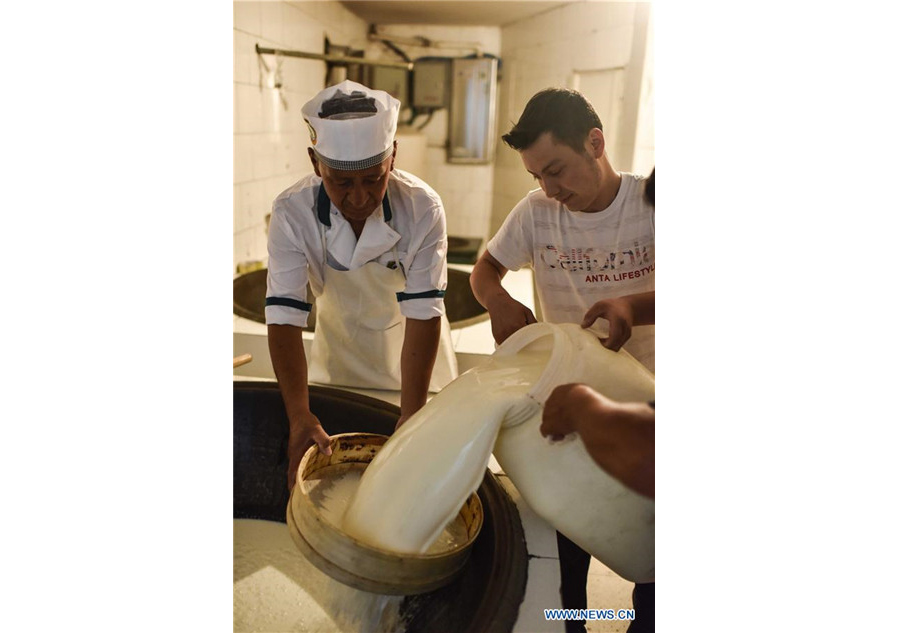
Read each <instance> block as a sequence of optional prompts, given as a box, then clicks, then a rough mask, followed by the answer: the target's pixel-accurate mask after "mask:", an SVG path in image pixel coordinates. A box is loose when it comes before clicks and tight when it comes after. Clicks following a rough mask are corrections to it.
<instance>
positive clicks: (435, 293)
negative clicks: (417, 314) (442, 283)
mask: <svg viewBox="0 0 900 633" xmlns="http://www.w3.org/2000/svg"><path fill="white" fill-rule="evenodd" d="M445 294H447V291H446V290H426V291H425V292H409V293H408V292H398V293H397V301H406V300H407V299H434V298H435V297H443V296H444V295H445Z"/></svg>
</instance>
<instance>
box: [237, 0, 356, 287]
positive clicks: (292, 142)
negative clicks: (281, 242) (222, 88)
mask: <svg viewBox="0 0 900 633" xmlns="http://www.w3.org/2000/svg"><path fill="white" fill-rule="evenodd" d="M366 31H367V25H366V23H365V22H364V21H363V20H361V19H359V18H357V17H356V16H354V15H353V14H352V13H350V12H349V11H347V10H346V9H344V8H343V7H342V6H341V5H340V4H338V3H337V2H333V1H332V2H235V3H234V262H233V264H234V268H233V269H232V272H234V269H235V268H236V267H237V264H238V263H239V262H244V261H248V260H265V259H266V257H267V252H266V233H265V216H266V215H267V214H268V213H269V212H270V211H271V209H272V201H273V200H274V199H275V196H277V195H278V194H279V193H280V192H281V191H283V190H284V189H286V188H287V187H288V186H290V185H291V184H292V183H294V182H295V181H296V180H297V179H299V178H300V177H301V176H302V175H303V174H306V173H309V172H310V171H312V166H311V165H310V163H309V158H308V157H307V154H306V148H307V146H308V145H309V134H308V132H307V130H306V125H305V124H304V123H303V120H302V118H301V116H300V108H301V107H302V106H303V104H304V103H306V101H308V100H309V99H311V98H312V97H313V96H314V95H315V94H316V93H317V92H318V91H320V90H321V89H322V88H324V87H325V72H326V68H325V66H326V65H325V62H323V61H318V60H312V59H300V58H290V57H283V58H281V60H282V63H281V77H282V88H281V90H280V91H278V90H276V89H275V88H274V87H273V78H274V74H275V73H274V71H275V70H276V67H277V65H278V60H277V59H276V58H275V57H274V56H272V55H263V56H262V59H263V61H264V62H265V64H266V65H268V67H269V69H270V71H272V72H265V70H264V69H262V67H261V65H260V62H259V57H260V56H258V55H257V54H256V51H255V48H254V47H255V45H256V44H257V43H258V44H259V45H260V46H262V47H267V48H280V49H288V50H301V51H306V52H309V53H324V52H325V50H324V42H325V37H326V36H327V37H328V39H329V40H330V41H331V42H332V43H334V44H339V45H348V46H352V47H353V48H356V49H362V48H365V45H366ZM279 92H280V95H279ZM280 97H283V98H284V100H285V102H286V103H287V105H286V106H285V105H283V104H282V102H281V98H280Z"/></svg>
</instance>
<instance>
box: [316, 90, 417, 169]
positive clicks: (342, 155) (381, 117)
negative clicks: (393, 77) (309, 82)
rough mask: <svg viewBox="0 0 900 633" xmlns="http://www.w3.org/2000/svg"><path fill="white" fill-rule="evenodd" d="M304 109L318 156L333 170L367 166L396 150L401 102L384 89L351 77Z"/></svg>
mask: <svg viewBox="0 0 900 633" xmlns="http://www.w3.org/2000/svg"><path fill="white" fill-rule="evenodd" d="M301 112H302V113H303V119H304V120H305V121H306V125H307V127H309V139H310V141H311V142H312V144H313V150H314V151H315V152H316V156H317V157H318V159H319V160H321V161H322V162H323V163H325V164H326V165H328V166H329V167H331V168H332V169H339V170H342V171H353V170H357V169H368V168H369V167H373V166H375V165H378V164H379V163H381V162H382V161H383V160H384V159H386V158H387V157H388V156H390V155H391V152H392V151H393V149H394V134H395V133H396V132H397V117H398V116H399V114H400V102H399V101H398V100H397V99H395V98H394V97H392V96H391V95H389V94H388V93H386V92H385V91H383V90H372V89H371V88H367V87H365V86H364V85H362V84H358V83H356V82H355V81H350V80H349V79H348V80H346V81H342V82H341V83H339V84H337V85H334V86H330V87H328V88H325V90H323V91H322V92H320V93H319V94H317V95H316V96H315V97H313V98H312V99H311V100H309V101H307V102H306V104H305V105H304V106H303V109H302V110H301Z"/></svg>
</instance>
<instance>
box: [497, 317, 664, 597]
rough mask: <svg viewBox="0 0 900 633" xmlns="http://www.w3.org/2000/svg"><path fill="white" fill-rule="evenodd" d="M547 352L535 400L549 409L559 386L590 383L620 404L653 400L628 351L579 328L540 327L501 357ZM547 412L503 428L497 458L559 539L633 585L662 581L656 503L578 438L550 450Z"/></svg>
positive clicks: (514, 339)
mask: <svg viewBox="0 0 900 633" xmlns="http://www.w3.org/2000/svg"><path fill="white" fill-rule="evenodd" d="M539 350H543V351H545V352H547V354H548V356H547V364H546V367H545V369H544V371H543V373H542V374H541V375H540V377H539V378H538V380H537V381H536V382H535V383H534V385H533V386H532V388H531V389H530V390H529V391H528V395H529V396H530V397H531V398H533V399H534V400H536V401H538V402H539V403H541V404H543V403H544V402H545V401H546V400H547V398H548V397H549V396H550V393H551V392H552V391H553V389H554V388H555V387H557V386H558V385H562V384H566V383H572V382H579V383H585V384H587V385H589V386H591V387H592V388H594V389H596V390H597V391H599V392H600V393H602V394H604V395H605V396H607V397H609V398H612V399H613V400H618V401H623V402H647V401H650V400H653V399H654V393H655V381H654V377H653V374H651V373H650V372H649V371H648V370H647V369H646V368H645V367H644V366H643V365H641V364H640V363H639V362H638V361H637V360H635V359H634V357H632V356H631V355H630V354H628V353H627V352H625V351H619V352H613V351H611V350H609V349H607V348H605V347H603V346H602V345H601V344H600V342H599V341H598V340H597V338H596V335H595V334H593V333H591V332H589V331H587V330H583V329H582V328H581V327H580V326H579V325H577V324H551V323H536V324H533V325H529V326H527V327H525V328H523V329H521V330H519V331H517V332H516V333H514V334H513V335H512V336H510V337H509V338H508V339H506V340H505V341H504V342H503V344H502V345H500V346H499V347H498V348H497V350H496V351H495V352H494V355H495V356H511V355H515V354H517V353H518V352H520V351H539ZM540 425H541V413H540V412H538V413H537V414H535V415H533V416H531V417H530V418H528V419H527V420H526V421H525V422H522V423H521V424H517V425H515V426H509V425H506V424H504V425H503V427H502V428H501V429H500V433H499V435H498V437H497V441H496V442H495V444H494V451H493V452H494V456H495V457H496V459H497V461H498V462H499V464H500V466H501V467H502V468H503V470H504V471H505V473H506V474H507V475H508V476H509V478H510V479H511V480H512V482H513V483H514V484H515V486H516V488H517V489H518V490H519V492H520V493H521V494H522V497H523V498H524V499H525V501H526V502H527V503H528V505H529V506H530V507H531V508H532V509H533V510H534V511H535V512H536V513H537V514H538V515H539V516H540V517H541V518H543V519H544V520H545V521H547V522H548V523H550V524H551V525H552V526H553V527H554V528H556V529H557V530H558V531H559V532H562V533H563V534H565V535H566V536H567V537H568V538H569V539H571V540H572V541H574V542H575V543H576V544H578V545H579V546H580V547H581V548H582V549H584V550H586V551H587V552H590V554H591V555H592V556H594V557H595V558H597V559H598V560H600V561H601V562H602V563H603V564H605V565H606V566H607V567H609V568H610V569H612V570H613V571H615V572H616V573H617V574H619V575H620V576H622V577H623V578H625V579H626V580H630V581H632V582H639V583H642V582H652V581H653V580H654V577H655V563H654V557H655V551H654V527H655V526H654V523H655V511H654V502H653V500H652V499H648V498H647V497H644V496H642V495H639V494H637V493H636V492H633V491H631V490H630V489H628V488H626V487H625V486H624V485H622V484H621V483H619V482H618V481H617V480H615V479H613V478H612V477H611V476H610V475H608V474H607V473H606V472H605V471H603V470H602V469H601V468H600V467H599V466H598V465H597V464H596V462H594V460H593V459H591V457H590V455H589V454H588V452H587V450H586V449H585V448H584V444H583V443H582V442H581V440H580V439H578V438H577V437H575V436H574V435H573V436H570V439H569V440H567V441H563V442H557V443H552V444H551V443H550V442H549V441H548V440H547V439H546V438H544V437H543V436H541V434H540V431H539V428H540Z"/></svg>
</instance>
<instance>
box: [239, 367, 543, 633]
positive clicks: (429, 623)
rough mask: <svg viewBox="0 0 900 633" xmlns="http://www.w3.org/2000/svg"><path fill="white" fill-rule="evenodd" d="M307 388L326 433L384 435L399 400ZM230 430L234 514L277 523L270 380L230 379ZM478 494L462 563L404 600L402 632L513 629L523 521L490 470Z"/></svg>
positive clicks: (275, 423) (282, 460) (282, 446)
mask: <svg viewBox="0 0 900 633" xmlns="http://www.w3.org/2000/svg"><path fill="white" fill-rule="evenodd" d="M309 390H310V394H309V397H310V408H311V409H312V412H313V413H315V414H316V416H317V417H318V418H319V420H320V421H321V422H322V426H323V427H324V428H325V430H326V431H327V432H328V433H329V434H331V435H334V434H338V433H353V432H364V433H379V434H383V435H390V434H391V433H392V432H393V430H394V425H395V424H396V422H397V419H398V418H399V417H400V409H399V408H398V407H396V406H393V405H390V404H387V403H385V402H382V401H380V400H375V399H374V398H369V397H366V396H362V395H358V394H354V393H350V392H346V391H342V390H340V389H333V388H330V387H318V386H315V385H311V386H310V388H309ZM233 437H234V481H233V495H234V518H236V519H263V520H268V521H277V522H280V523H282V524H284V523H285V517H286V511H287V506H288V498H289V494H288V488H287V454H286V450H287V439H288V423H287V416H286V414H285V411H284V404H283V402H282V400H281V394H280V392H279V391H278V385H277V384H276V383H270V382H256V381H247V382H235V383H234V431H233ZM478 496H479V498H480V499H481V502H482V504H483V509H484V520H483V524H482V528H481V532H480V533H479V535H478V538H477V539H476V540H475V543H474V545H473V546H472V551H471V556H470V558H469V561H468V563H467V564H466V566H465V568H464V571H463V572H462V574H461V575H460V577H459V578H458V579H457V580H455V581H454V582H452V583H450V584H449V585H446V586H445V587H442V588H441V589H438V590H436V591H432V592H429V593H423V594H419V595H416V596H408V597H406V598H405V599H404V600H403V603H402V606H401V613H402V615H403V619H404V621H405V622H407V623H408V624H407V626H406V631H407V632H408V633H414V632H418V631H422V632H425V631H460V632H465V631H472V632H475V631H478V632H481V631H488V632H496V633H509V632H510V631H512V628H513V625H514V624H515V621H516V618H517V617H518V612H519V605H520V604H521V602H522V598H523V597H524V594H525V583H526V578H527V570H528V554H527V551H526V548H525V537H524V532H523V530H522V524H521V521H520V519H519V515H518V512H517V510H516V507H515V504H514V503H513V501H512V500H511V499H510V497H509V496H508V495H507V494H506V492H505V491H504V489H503V487H502V486H501V484H500V483H499V480H498V479H497V478H496V477H495V476H494V475H493V474H492V473H491V472H490V471H486V472H485V477H484V480H483V481H482V484H481V487H480V488H479V489H478ZM285 529H287V528H286V527H285ZM297 556H301V554H300V552H299V551H298V552H297Z"/></svg>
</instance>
